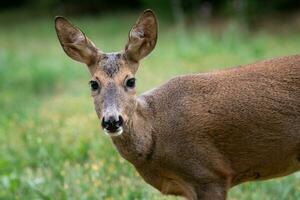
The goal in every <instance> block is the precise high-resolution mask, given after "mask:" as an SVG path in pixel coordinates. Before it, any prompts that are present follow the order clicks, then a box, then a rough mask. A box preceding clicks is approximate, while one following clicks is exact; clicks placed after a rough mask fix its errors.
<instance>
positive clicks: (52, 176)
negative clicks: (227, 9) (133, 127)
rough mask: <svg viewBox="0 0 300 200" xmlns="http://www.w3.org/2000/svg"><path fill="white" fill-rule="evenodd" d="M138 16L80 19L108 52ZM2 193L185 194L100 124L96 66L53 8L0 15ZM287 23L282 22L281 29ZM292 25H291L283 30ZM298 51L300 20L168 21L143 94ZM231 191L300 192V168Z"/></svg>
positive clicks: (255, 195)
mask: <svg viewBox="0 0 300 200" xmlns="http://www.w3.org/2000/svg"><path fill="white" fill-rule="evenodd" d="M135 17H136V15H125V14H123V15H122V14H116V15H111V16H110V15H105V16H101V17H100V16H99V17H88V16H86V17H82V18H72V21H73V22H74V23H76V24H77V25H78V26H80V27H81V29H83V30H85V32H86V33H87V35H88V36H89V37H90V38H91V39H92V40H93V41H94V42H95V43H96V44H97V46H98V47H99V48H101V49H102V50H103V51H106V52H108V51H117V50H119V49H121V48H122V47H123V46H124V45H125V42H126V40H127V32H128V30H129V28H130V25H131V24H133V23H134V21H135ZM0 27H1V28H0V199H1V200H2V199H3V200H4V199H5V200H10V199H29V200H32V199H106V200H109V199H128V200H133V199H145V200H146V199H154V200H155V199H169V200H171V199H177V198H174V197H163V196H161V195H160V194H159V192H157V191H156V190H154V189H152V187H150V186H149V185H147V184H146V183H144V182H143V180H142V179H141V178H140V177H139V176H138V174H137V173H136V172H135V170H134V168H133V167H132V166H131V165H130V164H129V163H127V162H126V161H125V160H124V159H122V158H121V157H120V156H119V155H118V154H117V152H116V150H115V148H114V147H113V145H112V143H111V141H110V139H109V138H108V137H106V136H105V135H104V134H103V133H102V131H101V130H100V125H99V122H98V120H97V117H96V114H95V112H94V108H93V105H92V101H91V98H90V94H89V93H90V92H89V86H88V81H89V78H90V77H89V73H88V71H87V69H86V68H85V67H84V66H82V65H81V64H78V63H75V62H73V61H72V60H71V59H69V58H68V57H67V56H66V55H65V54H64V52H63V51H62V49H61V47H60V46H59V43H58V41H57V38H56V35H55V32H54V24H53V17H47V16H45V17H36V16H31V17H30V16H26V15H22V14H18V15H14V14H10V13H2V14H0ZM281 28H282V29H281ZM283 29H284V30H283ZM296 53H300V36H299V29H294V27H293V26H289V25H285V26H284V28H283V27H279V28H278V29H276V31H274V30H272V29H271V30H269V29H268V30H265V29H259V30H257V31H255V32H253V33H247V32H245V31H243V30H241V29H240V28H239V26H238V25H237V24H236V23H235V22H229V23H228V24H227V25H223V26H221V28H220V27H219V28H217V31H216V29H215V28H210V26H207V24H205V23H200V22H199V23H198V24H193V25H191V26H189V27H188V29H187V30H185V31H183V30H182V29H180V30H179V29H178V28H176V27H175V26H173V25H171V24H169V23H166V22H162V23H160V33H159V40H158V45H157V48H156V50H155V51H154V52H153V53H152V54H151V55H150V56H149V57H148V58H147V59H145V60H144V61H143V62H142V66H141V67H140V70H139V72H138V74H137V79H138V82H137V88H138V91H139V93H140V92H143V91H145V90H147V89H151V88H153V87H154V86H157V85H159V84H161V83H163V82H164V81H166V80H167V79H169V78H170V77H172V76H175V75H178V74H184V73H194V72H204V71H212V70H217V69H221V68H225V67H228V66H234V65H239V64H246V63H249V62H253V61H256V60H260V59H265V58H271V57H275V56H280V55H289V54H296ZM229 197H230V198H229V199H232V200H235V199H236V200H239V199H243V200H244V199H245V200H254V199H264V200H271V199H280V200H285V199H290V200H295V199H299V198H300V176H299V174H294V175H292V176H289V177H286V178H281V179H275V180H272V181H266V182H258V183H247V184H244V185H241V186H238V187H235V188H234V189H232V190H231V191H230V194H229Z"/></svg>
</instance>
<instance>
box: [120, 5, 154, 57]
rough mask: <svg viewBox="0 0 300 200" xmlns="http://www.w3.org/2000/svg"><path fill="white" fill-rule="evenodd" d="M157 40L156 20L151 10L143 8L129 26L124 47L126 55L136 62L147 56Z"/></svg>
mask: <svg viewBox="0 0 300 200" xmlns="http://www.w3.org/2000/svg"><path fill="white" fill-rule="evenodd" d="M156 41H157V20H156V17H155V14H154V12H153V11H152V10H145V11H144V12H143V14H142V15H141V16H140V17H139V19H138V20H137V22H136V24H135V25H134V26H133V27H132V28H131V30H130V31H129V35H128V42H127V44H126V47H125V53H126V55H127V57H128V58H129V59H131V60H133V61H136V62H138V61H139V60H141V59H142V58H144V57H145V56H147V55H148V54H149V53H150V52H151V51H152V50H153V49H154V47H155V45H156Z"/></svg>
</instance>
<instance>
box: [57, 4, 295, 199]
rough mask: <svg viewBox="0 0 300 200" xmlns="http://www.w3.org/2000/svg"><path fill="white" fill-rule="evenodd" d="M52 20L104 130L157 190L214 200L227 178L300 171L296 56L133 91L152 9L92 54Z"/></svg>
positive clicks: (153, 30) (153, 34)
mask: <svg viewBox="0 0 300 200" xmlns="http://www.w3.org/2000/svg"><path fill="white" fill-rule="evenodd" d="M55 27H56V32H57V35H58V38H59V41H60V43H61V46H62V47H63V49H64V51H65V52H66V54H67V55H68V56H70V57H71V58H73V59H75V60H77V61H79V62H82V63H85V64H86V65H87V66H88V69H89V71H90V73H91V75H92V79H91V81H90V86H91V90H92V97H93V99H94V104H95V110H96V112H97V115H98V117H99V122H100V123H101V125H102V128H103V129H104V131H105V133H106V134H107V135H109V136H112V137H111V139H112V142H113V143H114V145H115V146H116V147H117V149H118V151H119V153H120V154H121V155H122V156H123V157H124V158H125V159H126V160H128V161H129V162H131V163H132V164H133V165H134V166H135V168H136V170H137V171H138V172H139V174H140V175H141V176H142V177H143V178H144V180H145V181H146V182H147V183H149V184H151V185H152V186H154V187H155V188H157V189H158V190H159V191H161V192H162V193H163V194H173V195H180V196H184V197H186V198H187V199H191V200H197V199H204V200H207V199H212V200H221V199H226V195H227V191H228V190H229V189H230V188H231V187H233V186H235V185H237V184H240V183H243V182H246V181H253V180H264V179H270V178H274V177H279V176H284V175H288V174H291V173H293V172H295V171H297V170H299V169H300V55H295V56H287V57H281V58H275V59H271V60H267V61H262V62H257V63H254V64H250V65H245V66H243V67H236V68H231V69H226V70H221V71H217V72H212V73H203V74H194V75H185V76H179V77H175V78H173V79H171V80H170V81H168V82H167V83H165V84H164V85H162V86H160V87H158V88H155V89H153V90H151V91H149V92H146V93H144V94H142V95H141V96H136V92H135V78H134V75H135V73H136V71H137V69H138V67H139V61H140V60H141V59H142V58H144V57H145V56H147V55H148V54H149V53H150V52H151V51H152V50H153V49H154V47H155V44H156V40H157V21H156V17H155V14H154V13H153V11H151V10H146V11H144V13H143V14H142V15H141V16H140V17H139V19H138V20H137V22H136V24H135V25H134V26H133V27H132V29H131V30H130V32H129V39H128V43H127V44H126V46H125V48H124V50H122V51H120V52H118V53H104V52H101V51H100V50H98V49H97V48H96V46H95V45H94V44H93V42H91V40H89V39H88V38H87V37H86V36H85V35H84V33H82V32H81V31H80V30H79V29H78V28H76V27H74V26H73V25H72V24H71V23H70V22H68V21H67V20H66V19H64V18H63V17H57V18H56V19H55Z"/></svg>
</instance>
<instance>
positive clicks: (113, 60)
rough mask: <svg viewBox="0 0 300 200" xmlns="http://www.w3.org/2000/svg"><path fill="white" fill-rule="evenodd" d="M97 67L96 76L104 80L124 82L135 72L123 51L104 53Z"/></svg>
mask: <svg viewBox="0 0 300 200" xmlns="http://www.w3.org/2000/svg"><path fill="white" fill-rule="evenodd" d="M96 68H97V70H96V72H95V74H94V76H95V77H96V78H98V79H99V80H100V81H103V82H111V81H114V82H123V81H124V78H125V77H126V76H130V75H132V74H133V72H132V70H131V68H130V66H129V65H128V63H127V62H126V59H125V58H124V55H123V54H122V53H105V54H102V55H101V58H100V61H99V62H98V63H97V66H96Z"/></svg>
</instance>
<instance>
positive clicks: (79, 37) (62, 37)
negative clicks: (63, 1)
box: [55, 17, 98, 65]
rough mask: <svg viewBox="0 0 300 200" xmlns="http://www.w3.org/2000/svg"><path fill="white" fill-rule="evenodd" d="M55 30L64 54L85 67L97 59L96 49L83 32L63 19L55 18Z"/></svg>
mask: <svg viewBox="0 0 300 200" xmlns="http://www.w3.org/2000/svg"><path fill="white" fill-rule="evenodd" d="M55 30H56V33H57V36H58V39H59V41H60V44H61V46H62V48H63V49H64V51H65V52H66V54H67V55H68V56H70V57H71V58H73V59H74V60H77V61H79V62H82V63H85V64H87V65H91V64H93V62H95V61H96V59H97V54H98V49H97V48H96V46H95V45H94V44H93V42H92V41H90V40H89V39H88V38H87V37H86V36H85V34H84V33H83V32H81V31H80V30H79V29H78V28H77V27H75V26H73V25H72V24H71V23H70V22H69V21H68V20H66V19H65V18H63V17H56V18H55Z"/></svg>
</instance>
